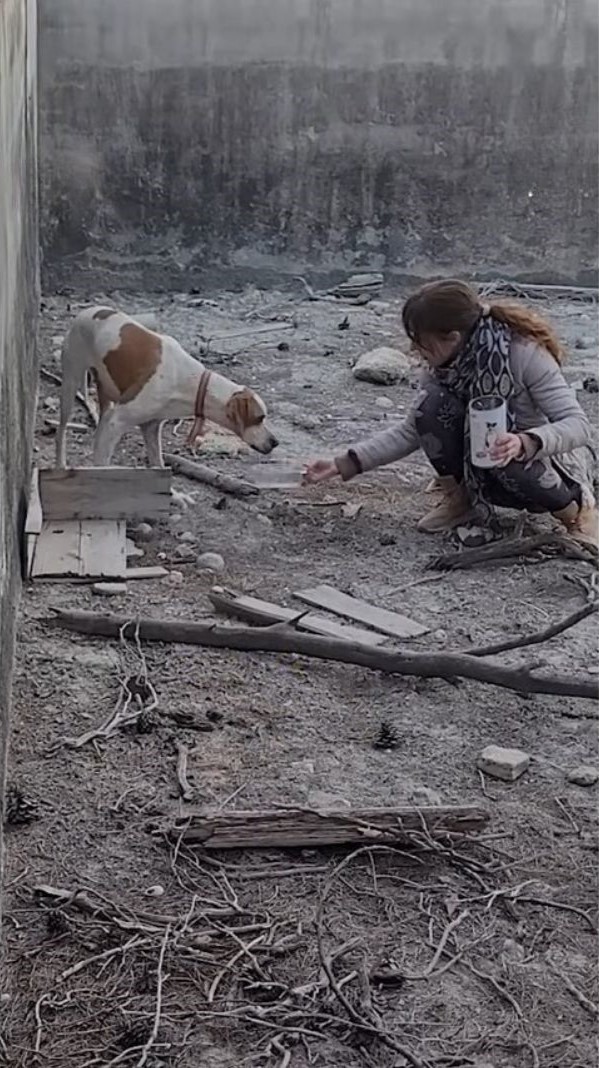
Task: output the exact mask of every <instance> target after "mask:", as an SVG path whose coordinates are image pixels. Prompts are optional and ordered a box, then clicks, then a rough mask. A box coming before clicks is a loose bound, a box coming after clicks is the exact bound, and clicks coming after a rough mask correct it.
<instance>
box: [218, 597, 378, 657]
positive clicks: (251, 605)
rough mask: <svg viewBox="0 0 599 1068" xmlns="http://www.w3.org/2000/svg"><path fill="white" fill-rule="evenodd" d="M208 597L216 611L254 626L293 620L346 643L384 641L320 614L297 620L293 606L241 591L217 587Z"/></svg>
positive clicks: (301, 625)
mask: <svg viewBox="0 0 599 1068" xmlns="http://www.w3.org/2000/svg"><path fill="white" fill-rule="evenodd" d="M209 597H210V600H211V602H212V604H213V605H214V607H215V608H218V609H219V611H223V612H226V613H227V614H228V615H232V616H235V617H236V618H237V619H243V620H245V621H246V622H248V623H255V624H257V625H258V626H260V625H261V624H262V625H264V626H270V625H271V624H273V623H288V622H290V621H291V620H297V623H296V624H295V625H296V626H297V628H298V630H307V631H310V632H311V633H312V634H326V635H328V636H329V637H331V638H343V639H345V641H348V642H358V643H359V644H360V645H370V646H373V647H374V646H377V645H382V644H383V642H384V641H386V637H385V636H384V635H382V634H375V633H374V631H372V630H364V629H363V628H362V627H352V626H351V625H349V626H348V625H346V624H343V623H337V622H335V620H334V619H325V617H324V616H316V615H313V613H312V612H310V613H308V615H305V616H302V618H301V619H297V616H298V613H297V612H295V611H294V610H293V608H282V607H281V605H278V604H272V603H271V602H270V601H262V600H261V599H259V598H258V597H247V596H246V595H245V594H241V593H230V592H229V591H224V590H221V589H220V588H219V587H218V586H215V587H214V589H213V590H212V591H211V593H210V594H209Z"/></svg>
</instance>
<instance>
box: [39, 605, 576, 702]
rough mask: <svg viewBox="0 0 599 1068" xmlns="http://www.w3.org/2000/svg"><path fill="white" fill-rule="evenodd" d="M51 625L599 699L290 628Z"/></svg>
mask: <svg viewBox="0 0 599 1068" xmlns="http://www.w3.org/2000/svg"><path fill="white" fill-rule="evenodd" d="M47 622H48V624H49V625H54V626H59V627H63V628H64V629H66V630H71V631H76V632H77V633H79V634H94V635H98V636H102V637H105V638H115V637H116V638H118V637H121V636H122V638H135V636H136V635H137V637H138V639H139V640H141V641H158V642H178V643H181V644H183V645H200V646H204V647H206V648H216V649H237V650H242V651H246V652H247V651H252V652H277V653H298V654H300V655H303V656H308V657H315V658H316V659H318V660H333V661H336V662H338V663H342V664H357V665H359V666H361V667H366V668H370V669H371V670H373V671H382V672H383V673H385V674H388V675H411V676H414V675H415V676H420V677H421V678H442V679H443V678H451V677H458V678H465V679H473V680H475V681H477V682H483V683H488V684H490V685H493V686H500V687H503V688H505V689H508V690H515V691H516V692H517V693H549V694H557V695H560V696H564V697H583V698H586V699H588V700H595V699H596V685H595V683H594V682H593V681H592V680H588V679H577V678H572V677H571V676H570V677H567V676H561V675H551V676H550V675H543V676H540V675H536V674H534V673H533V667H532V666H530V665H526V664H524V665H521V666H519V667H507V666H504V665H503V664H497V663H491V664H489V663H485V662H484V660H483V659H482V658H480V657H474V656H470V655H468V654H464V653H445V652H441V653H412V652H403V651H401V652H400V651H397V650H394V649H381V648H374V649H373V648H370V647H368V646H363V645H358V644H353V643H351V642H348V641H344V640H341V641H339V640H337V639H333V638H324V637H320V636H319V635H313V634H303V633H300V632H298V631H295V630H292V629H291V628H290V627H285V626H282V627H272V628H271V627H266V628H265V627H257V628H256V627H246V626H236V627H223V626H219V625H218V624H216V623H209V624H205V623H196V622H192V621H182V620H177V621H174V620H167V619H155V620H154V619H141V620H138V622H136V623H132V622H130V621H129V620H128V619H127V618H126V617H123V616H103V615H99V614H97V613H95V612H84V611H62V610H57V612H56V615H55V617H53V618H52V619H50V620H48V621H47Z"/></svg>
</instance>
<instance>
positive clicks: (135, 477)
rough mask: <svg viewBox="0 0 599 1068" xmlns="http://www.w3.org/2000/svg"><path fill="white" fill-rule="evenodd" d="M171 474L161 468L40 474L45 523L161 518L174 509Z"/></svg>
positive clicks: (53, 471)
mask: <svg viewBox="0 0 599 1068" xmlns="http://www.w3.org/2000/svg"><path fill="white" fill-rule="evenodd" d="M170 489H171V472H170V471H168V470H167V469H166V468H159V467H141V468H137V467H78V468H77V467H74V468H68V469H65V470H61V469H56V470H55V469H47V470H40V472H39V490H40V499H41V506H42V513H43V516H44V519H45V520H54V519H61V520H62V519H80V520H85V519H160V518H161V517H164V516H167V515H168V514H169V512H170V506H171V492H170Z"/></svg>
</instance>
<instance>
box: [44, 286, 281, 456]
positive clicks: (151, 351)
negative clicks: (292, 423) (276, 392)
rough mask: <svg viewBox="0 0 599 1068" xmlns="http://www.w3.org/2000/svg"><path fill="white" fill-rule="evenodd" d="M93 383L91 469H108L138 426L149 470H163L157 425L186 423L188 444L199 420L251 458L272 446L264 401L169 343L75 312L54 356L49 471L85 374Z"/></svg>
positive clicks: (101, 314)
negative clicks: (56, 386)
mask: <svg viewBox="0 0 599 1068" xmlns="http://www.w3.org/2000/svg"><path fill="white" fill-rule="evenodd" d="M88 372H91V374H92V376H93V378H94V379H95V383H96V388H97V393H98V406H99V411H100V419H99V423H98V427H97V429H96V433H95V438H94V448H93V464H94V466H95V467H108V466H109V465H110V463H111V460H112V457H113V455H114V450H115V449H116V447H117V445H118V443H119V441H120V440H121V438H122V437H123V434H125V433H126V432H127V431H128V430H130V429H131V428H132V427H135V426H138V427H140V429H141V432H142V434H143V437H144V442H145V448H146V455H147V461H148V464H149V466H150V467H164V460H163V456H162V424H163V423H164V422H165V421H166V420H168V419H173V420H174V419H179V420H182V419H193V420H194V423H193V427H192V430H191V433H190V435H189V438H188V444H189V445H193V443H194V442H195V440H196V439H197V438H198V437H201V435H202V433H203V429H204V422H205V420H210V421H211V422H213V423H217V424H218V425H219V426H221V427H224V428H225V429H226V430H229V431H231V432H232V433H233V434H236V435H237V437H239V438H241V440H242V441H245V443H246V444H247V445H249V446H250V447H251V448H252V449H255V450H256V452H260V453H264V454H268V453H270V452H272V450H273V449H274V448H276V446H277V445H278V442H277V439H276V437H275V435H274V434H273V433H272V431H271V430H270V429H269V427H268V425H267V423H266V415H267V412H266V405H265V404H264V401H263V400H262V399H261V398H260V397H259V396H258V394H257V393H254V391H253V390H251V389H249V388H248V387H247V386H240V385H238V384H237V383H236V382H232V381H231V380H230V379H228V378H225V377H224V376H223V375H219V374H217V373H216V372H214V371H210V370H208V369H207V368H206V367H204V365H203V364H201V363H200V362H199V361H198V360H196V359H194V357H193V356H190V354H189V353H188V352H186V351H185V349H184V348H182V346H181V345H180V344H179V342H178V341H176V340H175V338H173V337H169V336H168V335H167V334H159V333H156V332H154V331H153V330H149V329H148V328H147V327H145V326H142V325H141V324H140V323H138V322H137V320H135V319H133V318H132V317H131V316H129V315H126V314H124V313H123V312H119V311H116V309H114V308H107V307H95V308H87V309H85V310H84V311H82V312H80V314H79V315H78V316H77V318H76V319H75V321H74V322H73V324H72V326H71V328H70V330H69V332H68V334H67V336H66V338H65V341H64V345H63V349H62V389H61V397H60V423H59V426H58V430H57V434H56V464H57V467H61V468H64V467H66V464H67V452H66V432H67V424H68V420H69V416H70V414H71V412H72V410H73V405H74V403H75V397H76V394H77V391H78V390H79V389H83V390H84V392H87V374H88Z"/></svg>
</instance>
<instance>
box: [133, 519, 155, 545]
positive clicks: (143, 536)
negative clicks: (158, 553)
mask: <svg viewBox="0 0 599 1068" xmlns="http://www.w3.org/2000/svg"><path fill="white" fill-rule="evenodd" d="M133 537H134V538H137V540H138V541H151V539H152V538H153V537H154V527H153V526H151V525H150V523H138V524H137V526H136V527H135V528H134V530H133Z"/></svg>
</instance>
